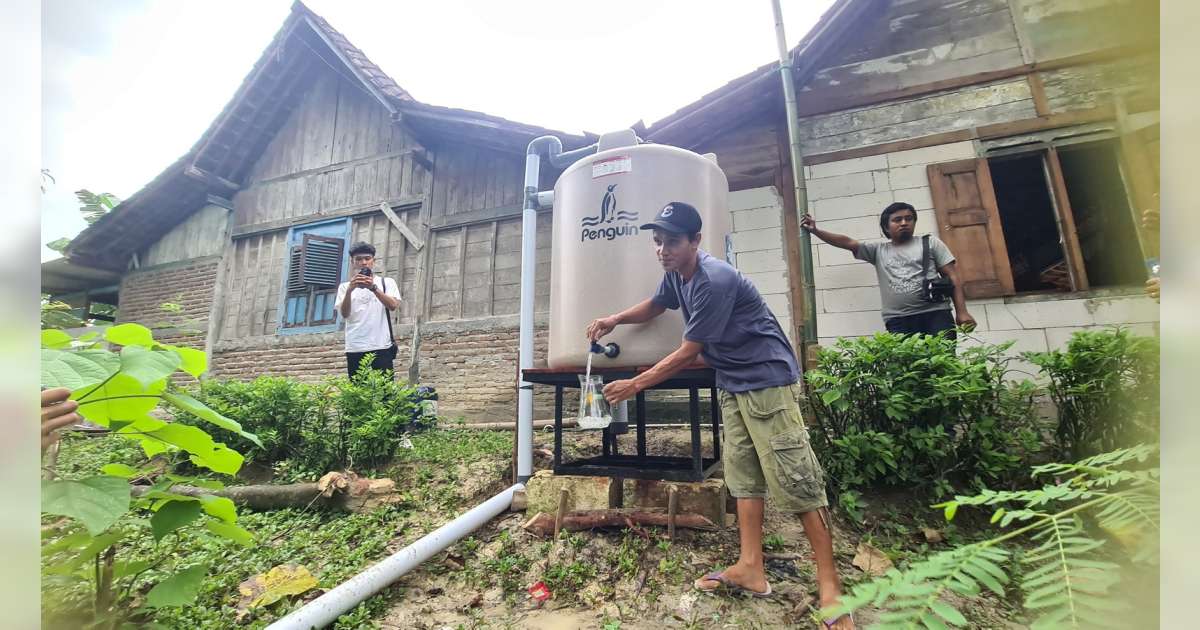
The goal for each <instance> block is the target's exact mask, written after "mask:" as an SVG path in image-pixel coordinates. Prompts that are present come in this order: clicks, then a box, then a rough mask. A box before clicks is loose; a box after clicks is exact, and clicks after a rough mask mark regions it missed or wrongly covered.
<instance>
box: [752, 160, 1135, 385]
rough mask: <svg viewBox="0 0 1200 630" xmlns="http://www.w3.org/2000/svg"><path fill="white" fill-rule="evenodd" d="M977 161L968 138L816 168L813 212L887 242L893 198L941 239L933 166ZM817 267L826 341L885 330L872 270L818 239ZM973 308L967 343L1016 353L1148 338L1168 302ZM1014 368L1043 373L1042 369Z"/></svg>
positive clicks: (1094, 297) (827, 225)
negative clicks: (1122, 335) (1114, 330)
mask: <svg viewBox="0 0 1200 630" xmlns="http://www.w3.org/2000/svg"><path fill="white" fill-rule="evenodd" d="M974 157H976V149H975V146H974V144H973V143H972V142H970V141H967V142H956V143H951V144H944V145H939V146H934V147H925V148H921V149H913V150H910V151H898V152H895V153H889V154H885V155H874V156H869V157H863V158H855V159H849V160H841V161H838V162H829V163H826V164H816V165H813V166H806V167H805V178H806V181H807V186H808V197H809V212H810V213H812V214H813V216H814V217H816V219H817V224H818V225H819V226H820V227H821V228H822V229H826V230H829V231H832V232H840V233H842V234H848V235H850V236H852V237H854V238H856V239H859V240H883V238H882V236H881V235H880V233H879V213H880V212H881V211H882V210H883V208H884V207H885V206H887V205H888V204H890V203H892V202H893V201H905V202H908V203H910V204H912V205H913V207H915V208H916V209H917V234H918V235H921V234H928V233H933V234H936V233H937V225H936V220H935V217H934V212H933V200H932V197H931V194H930V188H929V179H928V175H927V174H926V167H927V166H928V165H929V164H936V163H939V162H948V161H953V160H962V159H969V158H974ZM735 217H736V214H735ZM758 238H760V239H762V238H764V237H761V236H760V237H758ZM954 253H955V255H956V256H963V255H965V253H964V252H954ZM813 262H814V264H815V265H816V268H815V269H814V275H815V281H816V287H817V332H818V334H819V336H820V343H821V344H822V345H825V346H828V345H832V344H833V343H835V342H836V341H837V338H838V337H855V336H862V335H870V334H873V333H875V332H879V331H883V330H884V327H883V318H882V316H881V315H880V298H879V282H878V279H877V276H876V275H875V269H874V268H873V267H872V266H871V265H869V264H867V263H865V262H861V261H858V260H855V259H854V257H853V256H852V254H851V253H850V252H848V251H845V250H841V249H838V248H836V247H833V246H832V245H827V244H825V243H822V242H821V241H820V239H816V238H814V239H813ZM968 308H969V309H970V311H971V314H972V315H973V316H974V317H975V319H976V321H977V322H978V324H979V327H978V329H977V330H976V331H975V333H973V334H972V335H971V337H973V340H972V339H968V340H964V342H963V344H962V345H963V346H969V345H970V344H972V343H979V342H987V343H1000V342H1005V341H1015V343H1014V345H1013V349H1012V351H1011V352H1012V353H1014V354H1016V353H1019V352H1023V351H1026V350H1037V351H1045V350H1047V349H1058V348H1062V347H1065V345H1066V343H1067V341H1068V340H1069V339H1070V336H1071V333H1072V332H1074V331H1076V330H1083V329H1086V328H1096V327H1103V326H1107V325H1112V324H1120V325H1124V326H1126V327H1127V328H1130V329H1132V330H1135V331H1136V332H1138V333H1139V334H1156V333H1157V330H1158V325H1157V322H1158V305H1157V304H1155V303H1154V302H1153V301H1152V300H1150V299H1149V298H1146V297H1145V296H1143V295H1141V293H1140V292H1139V291H1136V290H1133V291H1119V290H1112V291H1094V292H1091V293H1088V294H1072V295H1053V296H1016V297H1010V298H994V299H984V300H970V301H968ZM1014 367H1016V368H1022V369H1027V370H1028V371H1030V372H1033V371H1034V370H1033V369H1032V366H1021V365H1014Z"/></svg>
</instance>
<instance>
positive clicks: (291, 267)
mask: <svg viewBox="0 0 1200 630" xmlns="http://www.w3.org/2000/svg"><path fill="white" fill-rule="evenodd" d="M303 255H304V248H303V247H301V246H300V245H296V246H294V247H292V250H291V252H290V254H289V258H288V275H287V292H288V293H296V292H297V291H303V290H304V280H302V279H301V278H300V265H301V262H300V261H301V260H303Z"/></svg>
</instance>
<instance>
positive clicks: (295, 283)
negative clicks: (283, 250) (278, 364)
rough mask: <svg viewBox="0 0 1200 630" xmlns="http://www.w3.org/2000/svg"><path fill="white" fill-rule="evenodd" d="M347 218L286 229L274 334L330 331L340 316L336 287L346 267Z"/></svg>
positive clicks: (347, 257)
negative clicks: (285, 252) (276, 322)
mask: <svg viewBox="0 0 1200 630" xmlns="http://www.w3.org/2000/svg"><path fill="white" fill-rule="evenodd" d="M350 223H351V220H350V219H349V218H345V219H336V220H334V221H323V222H320V223H310V224H308V225H299V226H296V227H293V228H292V229H291V230H289V231H288V240H287V245H288V258H287V270H286V272H285V273H284V274H283V290H282V291H281V292H280V293H281V294H282V296H283V299H282V303H281V304H280V307H279V327H278V329H277V331H276V332H277V333H278V334H281V335H294V334H298V333H314V332H332V331H335V330H337V329H338V326H339V325H340V323H341V318H340V317H339V316H338V313H337V309H336V308H335V306H336V304H335V303H334V302H335V300H336V299H337V288H338V285H339V284H340V283H341V281H342V278H344V277H345V276H346V272H347V271H348V269H349V264H350V263H349V254H348V251H347V250H348V248H349V246H350V243H349V238H348V237H349V235H350Z"/></svg>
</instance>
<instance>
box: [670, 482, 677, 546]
mask: <svg viewBox="0 0 1200 630" xmlns="http://www.w3.org/2000/svg"><path fill="white" fill-rule="evenodd" d="M678 512H679V490H678V489H677V488H676V487H675V486H671V489H670V490H668V491H667V540H670V541H674V540H675V515H676V514H677V513H678Z"/></svg>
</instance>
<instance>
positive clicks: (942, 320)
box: [883, 308, 958, 340]
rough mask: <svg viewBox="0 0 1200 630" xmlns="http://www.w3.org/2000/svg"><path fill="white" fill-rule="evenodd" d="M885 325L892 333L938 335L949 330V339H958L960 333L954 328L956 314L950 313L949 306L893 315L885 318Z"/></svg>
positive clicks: (947, 334)
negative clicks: (922, 311)
mask: <svg viewBox="0 0 1200 630" xmlns="http://www.w3.org/2000/svg"><path fill="white" fill-rule="evenodd" d="M883 325H884V327H886V328H887V331H888V332H890V333H901V334H905V335H914V334H925V335H936V334H938V333H940V332H942V331H943V330H946V331H949V332H947V333H946V338H947V339H955V340H957V339H958V333H957V332H956V331H955V330H954V316H953V315H951V314H950V309H948V308H944V309H939V310H936V311H927V312H925V313H917V314H916V315H903V316H900V317H891V318H888V319H885V320H883Z"/></svg>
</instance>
